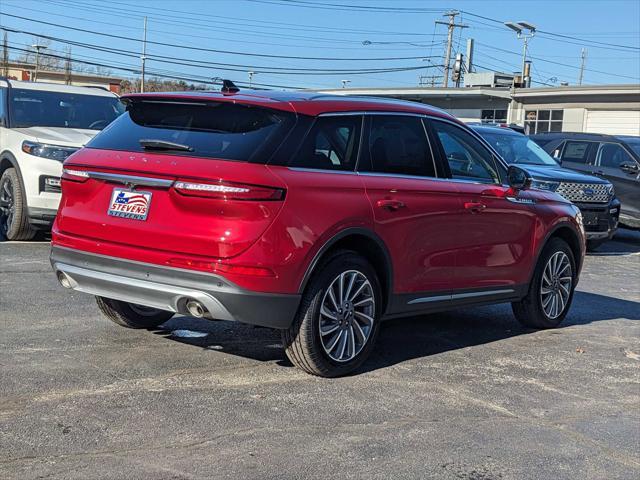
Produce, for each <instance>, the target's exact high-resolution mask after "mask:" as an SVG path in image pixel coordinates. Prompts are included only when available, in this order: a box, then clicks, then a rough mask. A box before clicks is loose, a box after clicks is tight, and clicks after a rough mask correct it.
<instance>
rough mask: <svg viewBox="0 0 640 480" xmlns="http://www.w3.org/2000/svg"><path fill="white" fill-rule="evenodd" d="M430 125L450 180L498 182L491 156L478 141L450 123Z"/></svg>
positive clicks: (433, 122) (433, 123)
mask: <svg viewBox="0 0 640 480" xmlns="http://www.w3.org/2000/svg"><path fill="white" fill-rule="evenodd" d="M431 123H432V125H433V128H434V130H435V132H436V134H437V135H438V138H439V139H440V143H441V144H442V149H443V150H444V155H445V157H446V159H447V162H448V163H449V169H450V170H451V176H452V178H454V179H459V180H472V181H476V182H483V183H498V182H499V181H500V180H499V179H500V177H499V175H498V172H497V169H496V166H495V162H494V159H493V155H492V154H491V152H490V151H489V150H488V149H487V148H485V147H484V146H483V145H482V143H480V142H479V141H478V139H476V138H475V137H473V135H471V134H470V133H468V132H466V131H464V130H463V129H462V128H460V127H457V126H455V125H451V124H450V123H445V122H440V121H432V122H431Z"/></svg>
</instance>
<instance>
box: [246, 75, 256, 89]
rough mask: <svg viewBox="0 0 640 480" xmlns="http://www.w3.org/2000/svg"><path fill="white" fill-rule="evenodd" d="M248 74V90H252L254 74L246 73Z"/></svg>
mask: <svg viewBox="0 0 640 480" xmlns="http://www.w3.org/2000/svg"><path fill="white" fill-rule="evenodd" d="M247 73H248V74H249V88H253V76H254V75H255V74H256V72H247Z"/></svg>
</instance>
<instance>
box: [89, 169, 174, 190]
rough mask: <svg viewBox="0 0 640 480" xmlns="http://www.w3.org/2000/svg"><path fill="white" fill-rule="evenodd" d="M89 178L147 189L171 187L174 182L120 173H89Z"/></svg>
mask: <svg viewBox="0 0 640 480" xmlns="http://www.w3.org/2000/svg"><path fill="white" fill-rule="evenodd" d="M87 173H88V174H89V178H97V179H98V180H106V181H107V182H117V183H123V184H125V185H144V186H147V187H170V186H171V185H173V180H167V179H164V178H153V177H139V176H136V175H123V174H118V173H106V172H93V171H88V172H87Z"/></svg>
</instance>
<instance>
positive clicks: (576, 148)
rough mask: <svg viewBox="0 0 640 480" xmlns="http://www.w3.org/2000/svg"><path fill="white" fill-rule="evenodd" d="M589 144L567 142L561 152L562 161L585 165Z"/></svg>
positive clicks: (587, 158)
mask: <svg viewBox="0 0 640 480" xmlns="http://www.w3.org/2000/svg"><path fill="white" fill-rule="evenodd" d="M590 146H591V142H578V141H568V142H566V143H565V146H564V150H563V152H562V161H566V162H575V163H587V161H588V160H589V147H590Z"/></svg>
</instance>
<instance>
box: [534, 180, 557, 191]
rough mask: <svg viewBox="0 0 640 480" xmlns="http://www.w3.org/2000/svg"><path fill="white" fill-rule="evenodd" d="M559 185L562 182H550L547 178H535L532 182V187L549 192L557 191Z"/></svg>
mask: <svg viewBox="0 0 640 480" xmlns="http://www.w3.org/2000/svg"><path fill="white" fill-rule="evenodd" d="M559 186H560V182H549V181H547V180H534V181H533V182H531V188H537V189H538V190H546V191H548V192H555V191H556V190H557V189H558V187H559Z"/></svg>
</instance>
